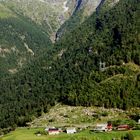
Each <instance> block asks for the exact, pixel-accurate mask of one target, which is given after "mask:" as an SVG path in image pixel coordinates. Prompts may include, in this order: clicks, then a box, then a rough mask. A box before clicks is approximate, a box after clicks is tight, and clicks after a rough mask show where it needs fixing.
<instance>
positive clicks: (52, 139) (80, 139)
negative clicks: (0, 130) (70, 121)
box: [0, 128, 140, 140]
mask: <svg viewBox="0 0 140 140" xmlns="http://www.w3.org/2000/svg"><path fill="white" fill-rule="evenodd" d="M43 130H44V128H31V129H28V128H19V129H17V130H16V131H13V132H11V133H9V134H7V135H5V136H3V137H1V138H0V140H112V138H120V137H121V136H122V135H125V134H126V133H132V134H133V136H134V137H135V140H140V130H134V131H132V130H130V131H121V132H120V131H113V132H102V133H94V132H90V131H89V130H85V131H82V132H79V133H76V134H65V133H62V134H59V135H55V136H49V135H42V136H36V135H35V133H36V132H37V131H43Z"/></svg>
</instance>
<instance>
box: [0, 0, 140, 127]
mask: <svg viewBox="0 0 140 140" xmlns="http://www.w3.org/2000/svg"><path fill="white" fill-rule="evenodd" d="M106 4H107V3H105V4H104V5H103V7H102V8H101V9H100V10H99V12H98V15H97V14H96V13H93V15H92V16H91V17H90V18H89V19H87V20H86V21H85V22H84V23H83V24H82V25H80V26H79V27H78V26H77V27H76V28H75V30H72V31H70V32H66V34H65V36H63V37H62V38H61V39H60V40H59V41H58V42H57V43H56V44H54V46H53V48H50V49H46V50H45V51H42V53H41V55H39V56H37V57H36V58H34V59H33V60H30V62H29V63H28V64H27V65H26V66H25V67H24V68H23V69H21V70H20V71H19V72H18V73H17V74H16V75H11V76H10V77H7V78H2V80H1V81H0V86H1V87H0V90H1V92H0V127H1V128H5V127H10V126H12V127H14V126H15V125H19V126H23V125H25V124H26V122H27V121H30V120H32V119H33V118H34V117H37V116H40V115H41V114H42V112H46V111H47V110H48V109H49V108H50V107H51V106H52V105H54V104H55V103H56V102H62V103H65V104H69V105H83V106H91V105H96V106H104V107H107V108H110V107H115V108H116V107H117V108H122V109H127V108H129V107H140V102H139V100H140V86H139V85H140V82H139V81H140V80H139V73H140V66H139V64H140V61H139V56H140V39H139V33H140V32H139V31H140V26H139V7H140V2H139V1H138V0H133V1H132V0H121V1H120V2H119V3H118V4H117V5H115V6H114V7H112V8H109V9H107V8H106ZM31 37H32V36H31ZM37 38H38V37H37ZM37 40H38V39H37ZM39 40H40V39H39ZM34 45H35V44H34ZM41 45H42V43H41ZM101 62H102V63H105V67H104V69H103V70H101V69H100V63H101Z"/></svg>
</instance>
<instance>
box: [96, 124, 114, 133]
mask: <svg viewBox="0 0 140 140" xmlns="http://www.w3.org/2000/svg"><path fill="white" fill-rule="evenodd" d="M94 131H99V132H103V131H112V124H111V123H108V124H97V125H96V127H95V129H94Z"/></svg>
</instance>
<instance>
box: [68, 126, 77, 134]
mask: <svg viewBox="0 0 140 140" xmlns="http://www.w3.org/2000/svg"><path fill="white" fill-rule="evenodd" d="M66 132H67V134H74V133H76V132H77V131H76V128H72V127H70V128H67V129H66Z"/></svg>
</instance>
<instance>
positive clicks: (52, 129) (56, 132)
mask: <svg viewBox="0 0 140 140" xmlns="http://www.w3.org/2000/svg"><path fill="white" fill-rule="evenodd" d="M59 133H60V131H59V129H57V128H50V129H49V130H48V134H49V135H57V134H59Z"/></svg>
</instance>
